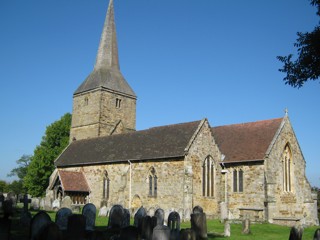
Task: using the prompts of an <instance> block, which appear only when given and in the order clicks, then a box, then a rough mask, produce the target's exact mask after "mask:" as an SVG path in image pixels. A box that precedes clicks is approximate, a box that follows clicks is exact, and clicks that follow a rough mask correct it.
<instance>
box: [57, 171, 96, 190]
mask: <svg viewBox="0 0 320 240" xmlns="http://www.w3.org/2000/svg"><path fill="white" fill-rule="evenodd" d="M58 174H59V178H60V181H61V184H62V187H63V189H64V191H68V192H89V191H90V188H89V186H88V183H87V181H86V179H85V176H84V175H83V173H82V172H71V171H61V170H59V171H58Z"/></svg>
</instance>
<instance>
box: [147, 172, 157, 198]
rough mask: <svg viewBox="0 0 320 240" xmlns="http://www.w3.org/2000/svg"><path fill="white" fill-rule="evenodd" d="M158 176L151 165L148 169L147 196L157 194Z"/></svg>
mask: <svg viewBox="0 0 320 240" xmlns="http://www.w3.org/2000/svg"><path fill="white" fill-rule="evenodd" d="M157 185H158V177H157V175H156V170H155V169H154V168H153V167H151V168H150V171H149V197H156V196H157V189H158V186H157Z"/></svg>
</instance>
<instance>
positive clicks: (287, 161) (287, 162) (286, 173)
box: [282, 144, 292, 192]
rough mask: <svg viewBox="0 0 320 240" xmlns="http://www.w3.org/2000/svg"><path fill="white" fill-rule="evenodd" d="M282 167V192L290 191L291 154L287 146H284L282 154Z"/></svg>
mask: <svg viewBox="0 0 320 240" xmlns="http://www.w3.org/2000/svg"><path fill="white" fill-rule="evenodd" d="M282 165H283V191H285V192H291V191H292V153H291V149H290V146H289V144H287V145H286V147H285V148H284V151H283V154H282Z"/></svg>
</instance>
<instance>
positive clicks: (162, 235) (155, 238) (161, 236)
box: [152, 225, 170, 240]
mask: <svg viewBox="0 0 320 240" xmlns="http://www.w3.org/2000/svg"><path fill="white" fill-rule="evenodd" d="M169 239H170V228H169V227H167V226H165V225H158V226H156V227H155V228H154V229H153V233H152V240H169Z"/></svg>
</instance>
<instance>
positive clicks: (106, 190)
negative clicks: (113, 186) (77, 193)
mask: <svg viewBox="0 0 320 240" xmlns="http://www.w3.org/2000/svg"><path fill="white" fill-rule="evenodd" d="M109 197H110V179H109V176H108V172H107V171H105V172H104V176H103V198H104V199H106V200H108V199H109Z"/></svg>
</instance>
